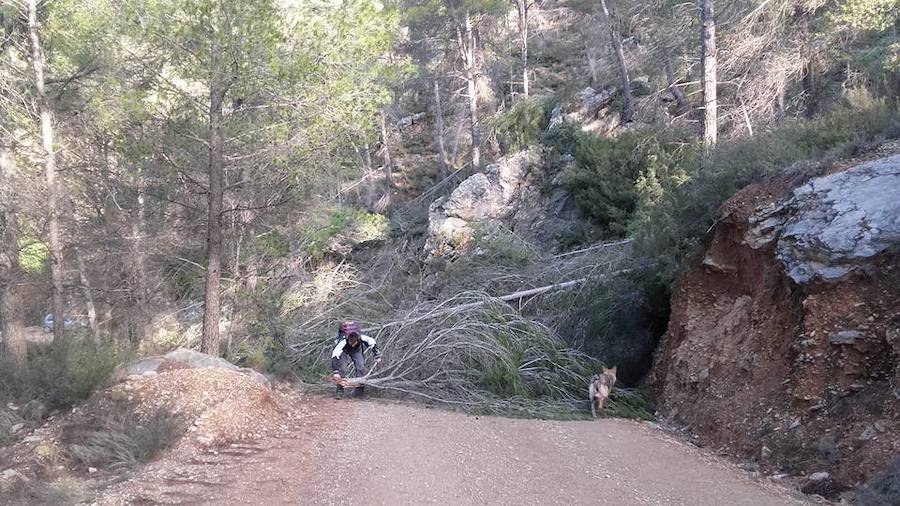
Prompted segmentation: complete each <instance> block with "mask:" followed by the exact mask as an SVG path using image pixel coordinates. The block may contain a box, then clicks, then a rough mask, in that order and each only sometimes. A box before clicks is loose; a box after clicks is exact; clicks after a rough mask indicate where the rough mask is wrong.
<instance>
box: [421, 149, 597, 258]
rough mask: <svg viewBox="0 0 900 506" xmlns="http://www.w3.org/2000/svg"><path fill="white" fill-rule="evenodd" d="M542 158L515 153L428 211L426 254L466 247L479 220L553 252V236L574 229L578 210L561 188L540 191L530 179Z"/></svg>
mask: <svg viewBox="0 0 900 506" xmlns="http://www.w3.org/2000/svg"><path fill="white" fill-rule="evenodd" d="M542 163H543V159H542V156H541V154H540V153H538V152H537V151H534V150H530V151H521V152H518V153H514V154H512V155H509V156H507V157H504V158H503V159H501V160H500V161H499V162H498V163H495V164H493V165H489V166H488V167H487V168H486V169H485V171H484V173H478V174H474V175H472V176H471V177H469V178H467V179H466V180H465V181H463V182H462V183H461V184H460V185H459V186H458V187H457V188H456V189H455V190H454V191H453V193H451V194H450V195H449V196H447V197H441V198H439V199H437V200H435V201H434V202H433V203H432V204H431V206H430V208H429V210H428V239H427V241H426V243H425V252H426V253H427V254H428V256H443V255H447V254H450V253H453V252H456V251H458V250H460V249H465V248H467V247H468V246H470V245H471V244H472V241H473V238H474V233H475V230H474V228H473V227H475V226H477V225H476V224H477V223H479V222H485V221H495V222H499V223H503V224H504V225H505V226H507V227H508V228H510V229H511V230H512V231H513V232H515V233H516V234H518V235H519V236H521V237H523V238H525V239H528V240H531V241H533V242H535V243H537V244H539V245H541V246H546V247H547V248H549V249H551V250H552V249H554V247H555V241H556V239H557V237H558V236H559V235H560V234H562V233H564V232H566V231H568V230H570V229H571V228H572V227H573V226H575V225H578V224H579V223H580V220H579V218H578V211H577V209H576V208H575V205H574V201H573V200H572V198H571V196H570V195H569V194H568V193H567V192H565V191H563V190H562V189H558V188H557V189H553V190H551V191H549V192H542V191H541V189H540V188H539V187H538V181H535V180H533V179H532V178H531V177H530V176H531V175H532V172H533V171H534V170H535V169H537V168H539V167H540V164H542Z"/></svg>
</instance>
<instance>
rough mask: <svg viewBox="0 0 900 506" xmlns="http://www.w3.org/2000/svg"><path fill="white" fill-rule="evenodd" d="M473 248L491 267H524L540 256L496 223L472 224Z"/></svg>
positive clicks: (527, 244) (520, 239) (519, 238)
mask: <svg viewBox="0 0 900 506" xmlns="http://www.w3.org/2000/svg"><path fill="white" fill-rule="evenodd" d="M472 228H473V229H474V234H473V235H474V240H475V246H476V247H478V248H479V253H480V256H481V257H482V258H481V259H482V260H484V261H487V262H489V263H490V264H492V265H508V266H519V267H521V266H524V265H527V264H528V263H530V262H532V261H534V260H535V259H537V258H538V257H539V256H540V255H539V253H538V252H537V251H535V249H534V247H533V246H532V245H531V244H529V243H528V241H526V240H524V239H522V238H521V237H519V236H518V235H516V234H515V233H514V232H513V231H512V230H509V229H508V228H506V227H505V226H503V224H502V223H500V222H497V221H480V222H476V223H474V224H473V226H472Z"/></svg>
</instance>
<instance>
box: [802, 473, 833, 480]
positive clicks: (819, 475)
mask: <svg viewBox="0 0 900 506" xmlns="http://www.w3.org/2000/svg"><path fill="white" fill-rule="evenodd" d="M830 477H831V475H830V474H828V473H827V472H826V471H819V472H817V473H812V474H811V475H809V477H807V479H808V480H809V481H822V480H827V479H828V478H830Z"/></svg>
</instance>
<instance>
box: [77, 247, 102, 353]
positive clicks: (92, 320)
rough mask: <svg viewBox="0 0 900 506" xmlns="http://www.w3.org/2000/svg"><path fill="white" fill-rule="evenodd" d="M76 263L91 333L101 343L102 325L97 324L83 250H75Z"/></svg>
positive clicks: (92, 292) (92, 293)
mask: <svg viewBox="0 0 900 506" xmlns="http://www.w3.org/2000/svg"><path fill="white" fill-rule="evenodd" d="M75 262H76V263H77V264H78V281H79V282H80V284H81V293H82V294H84V303H85V305H86V306H87V316H88V324H90V326H91V333H93V334H94V342H96V343H99V342H100V324H99V323H97V307H96V306H95V305H94V290H93V288H91V280H90V279H89V278H88V275H87V266H86V265H85V263H84V257H83V256H82V255H81V250H80V249H79V248H77V247H76V248H75Z"/></svg>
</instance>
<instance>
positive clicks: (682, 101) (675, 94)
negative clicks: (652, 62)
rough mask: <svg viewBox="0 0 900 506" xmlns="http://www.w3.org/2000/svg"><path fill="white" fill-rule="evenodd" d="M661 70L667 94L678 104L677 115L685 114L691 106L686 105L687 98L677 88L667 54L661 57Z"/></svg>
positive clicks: (676, 81)
mask: <svg viewBox="0 0 900 506" xmlns="http://www.w3.org/2000/svg"><path fill="white" fill-rule="evenodd" d="M663 70H664V71H665V72H666V84H667V85H668V88H669V93H671V94H672V98H674V99H675V103H676V104H678V114H684V113H687V112H688V111H690V110H691V105H690V104H689V103H688V101H687V98H685V96H684V92H682V91H681V88H679V87H678V80H676V79H675V71H674V70H672V59H671V58H670V57H669V55H668V54H665V55H663Z"/></svg>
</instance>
